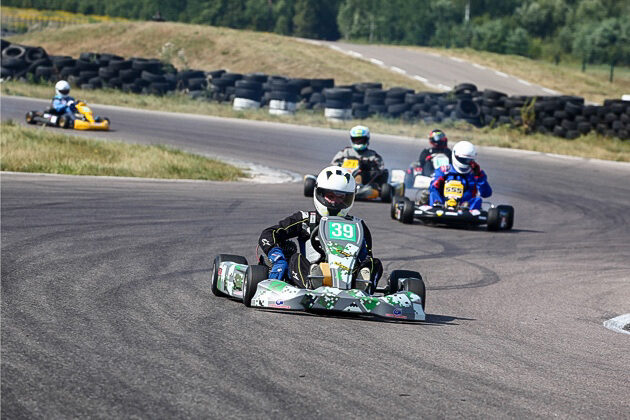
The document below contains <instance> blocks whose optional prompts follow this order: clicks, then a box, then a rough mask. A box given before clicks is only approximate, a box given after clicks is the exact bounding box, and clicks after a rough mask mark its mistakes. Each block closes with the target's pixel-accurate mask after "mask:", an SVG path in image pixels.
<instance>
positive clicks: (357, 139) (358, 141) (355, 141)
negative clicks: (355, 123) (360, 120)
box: [350, 136, 370, 145]
mask: <svg viewBox="0 0 630 420" xmlns="http://www.w3.org/2000/svg"><path fill="white" fill-rule="evenodd" d="M350 140H351V141H352V144H359V145H364V144H368V142H369V141H370V138H369V137H365V136H363V137H352V138H351V139H350Z"/></svg>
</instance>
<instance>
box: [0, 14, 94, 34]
mask: <svg viewBox="0 0 630 420" xmlns="http://www.w3.org/2000/svg"><path fill="white" fill-rule="evenodd" d="M90 22H91V21H90V19H89V18H63V17H55V16H46V17H31V18H23V17H16V16H5V15H3V16H2V18H1V19H0V25H1V26H2V31H3V32H15V33H24V32H29V31H36V30H41V29H48V28H61V27H63V26H68V25H80V24H84V23H90Z"/></svg>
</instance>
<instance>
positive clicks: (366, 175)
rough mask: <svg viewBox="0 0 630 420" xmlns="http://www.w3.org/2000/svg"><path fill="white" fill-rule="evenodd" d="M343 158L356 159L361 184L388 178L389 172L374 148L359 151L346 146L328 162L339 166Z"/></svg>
mask: <svg viewBox="0 0 630 420" xmlns="http://www.w3.org/2000/svg"><path fill="white" fill-rule="evenodd" d="M345 159H358V160H359V169H361V174H362V179H363V181H364V182H363V184H366V183H376V184H378V185H381V184H384V183H385V182H387V180H388V178H389V173H388V171H387V169H385V163H383V158H382V157H381V155H379V154H378V153H376V152H375V151H374V150H371V149H365V150H361V151H357V150H354V148H352V147H351V146H348V147H346V148H344V149H342V150H340V151H339V152H337V154H336V155H335V157H333V159H332V161H331V162H330V163H331V164H333V165H337V166H341V164H342V163H343V161H344V160H345Z"/></svg>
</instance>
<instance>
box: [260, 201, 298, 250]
mask: <svg viewBox="0 0 630 420" xmlns="http://www.w3.org/2000/svg"><path fill="white" fill-rule="evenodd" d="M308 216H309V214H308V212H301V211H298V212H295V213H293V214H292V215H291V216H289V217H286V218H284V219H282V220H280V221H279V222H278V224H277V225H273V226H270V227H268V228H267V229H265V230H263V231H262V233H261V234H260V238H258V245H259V246H260V248H261V249H262V250H263V252H264V253H265V255H267V254H269V251H270V250H271V248H273V247H275V246H278V244H280V243H282V242H284V241H285V240H287V239H291V238H296V237H297V236H298V235H299V234H300V230H301V229H302V223H305V222H308Z"/></svg>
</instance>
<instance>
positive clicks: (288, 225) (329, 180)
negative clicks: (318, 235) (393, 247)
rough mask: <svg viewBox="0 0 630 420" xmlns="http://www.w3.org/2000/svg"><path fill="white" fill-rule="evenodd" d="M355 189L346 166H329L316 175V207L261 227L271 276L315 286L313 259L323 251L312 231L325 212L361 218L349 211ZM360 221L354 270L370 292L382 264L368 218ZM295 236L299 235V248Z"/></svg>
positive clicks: (381, 269)
mask: <svg viewBox="0 0 630 420" xmlns="http://www.w3.org/2000/svg"><path fill="white" fill-rule="evenodd" d="M355 190H356V183H355V181H354V178H353V177H352V175H351V174H350V172H349V171H348V170H347V169H345V168H340V167H338V166H329V167H327V168H325V169H324V170H322V171H321V172H320V174H319V175H318V176H317V181H316V185H315V191H314V193H313V202H314V204H315V210H311V211H297V212H295V213H293V214H292V215H290V216H288V217H286V218H284V219H282V220H281V221H280V222H278V224H277V225H273V226H270V227H268V228H267V229H265V230H263V231H262V233H261V235H260V238H259V240H258V245H259V247H260V249H262V251H263V252H264V254H265V255H266V256H267V259H266V260H265V262H266V263H267V264H268V265H269V266H271V270H270V271H269V278H271V279H278V280H285V281H288V282H289V283H292V284H294V285H295V286H296V287H300V288H309V289H310V288H312V287H311V286H312V285H311V283H310V280H309V278H308V275H309V274H310V268H311V263H313V262H315V261H317V260H318V259H319V257H320V255H319V253H318V252H317V251H316V250H315V249H314V248H313V246H312V245H311V243H310V235H311V232H312V230H313V229H314V228H315V227H316V226H319V221H320V219H321V217H322V216H342V217H346V218H348V219H351V220H352V219H354V220H360V219H357V218H356V217H353V216H349V215H348V212H349V211H350V209H351V208H352V205H353V204H354V194H355ZM361 223H362V225H363V230H364V234H365V239H364V243H363V246H362V248H361V251H360V253H359V261H358V262H359V264H357V267H356V268H355V270H359V274H358V275H361V276H362V278H363V280H366V281H367V280H369V284H370V289H371V290H369V292H370V293H373V292H374V291H375V289H376V285H377V284H378V281H379V279H380V277H381V275H382V274H383V266H382V264H381V262H380V260H379V259H377V258H374V257H373V256H372V236H371V234H370V230H369V229H368V227H367V225H366V224H365V222H364V221H362V220H361ZM292 238H296V239H297V242H298V247H299V249H298V247H296V246H295V243H294V242H293V241H291V239H292ZM263 259H265V258H263Z"/></svg>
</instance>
